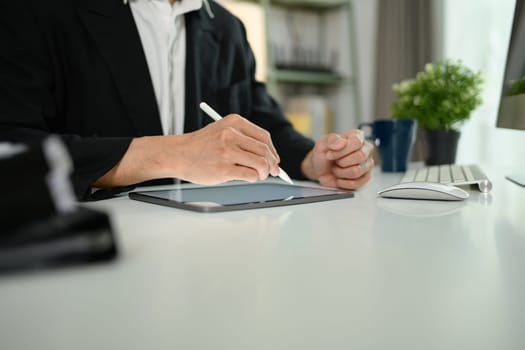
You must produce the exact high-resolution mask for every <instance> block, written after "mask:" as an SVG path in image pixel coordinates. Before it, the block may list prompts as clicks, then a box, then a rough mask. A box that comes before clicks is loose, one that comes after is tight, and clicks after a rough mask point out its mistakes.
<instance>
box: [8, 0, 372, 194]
mask: <svg viewBox="0 0 525 350" xmlns="http://www.w3.org/2000/svg"><path fill="white" fill-rule="evenodd" d="M141 1H149V2H151V3H154V2H155V1H159V2H161V0H153V1H152V0H130V1H128V0H47V1H37V0H26V1H13V0H11V1H7V0H1V3H0V77H1V78H0V79H1V80H0V140H8V141H13V142H23V143H32V142H39V140H41V139H42V138H44V137H45V136H47V135H49V134H50V133H54V134H59V135H60V136H61V137H62V139H63V140H64V141H65V142H66V144H67V146H68V148H69V150H70V153H71V154H72V158H73V161H74V166H75V172H74V174H73V184H74V186H75V191H76V193H77V195H78V196H79V198H81V199H87V198H89V196H90V194H91V189H92V188H93V187H99V188H114V187H119V186H126V185H131V184H135V183H139V182H142V181H147V180H152V179H160V178H178V179H182V180H187V181H191V182H195V183H200V184H215V183H220V182H224V181H228V180H246V181H255V180H257V179H264V178H266V177H267V176H269V175H277V174H278V171H279V170H278V164H279V163H280V164H281V166H282V168H283V169H285V170H286V171H287V172H288V173H289V174H290V175H291V176H292V177H294V178H307V179H311V180H318V181H319V182H320V183H321V184H322V185H326V186H334V187H341V188H347V189H355V188H358V187H360V186H362V185H363V184H364V183H366V182H367V181H368V179H369V178H370V171H371V169H372V167H373V160H372V158H371V153H372V149H373V147H372V145H371V144H370V143H368V142H365V141H364V140H363V135H362V133H361V132H360V131H357V130H350V131H348V132H345V133H343V134H341V135H336V134H331V135H326V136H324V137H322V138H321V139H320V140H317V142H315V143H314V142H313V141H312V140H309V139H307V138H305V137H303V136H301V135H300V134H298V133H297V132H296V131H294V130H293V128H292V127H291V125H290V124H289V123H288V122H287V121H286V119H285V118H284V116H283V114H282V112H281V110H280V109H279V107H278V106H277V105H276V103H275V102H274V101H273V100H272V99H271V97H270V96H269V95H268V94H267V92H266V90H265V87H264V86H263V85H262V84H261V83H259V82H257V81H255V78H254V75H255V62H254V57H253V55H252V52H251V50H250V47H249V45H248V43H247V41H246V37H245V32H244V28H243V26H242V24H241V23H240V21H239V20H238V19H236V18H235V17H234V16H232V15H231V14H230V13H229V12H227V11H226V10H225V9H224V8H222V7H221V6H220V5H218V4H216V3H214V2H210V3H208V1H207V0H204V3H201V0H179V3H176V4H174V1H175V0H164V1H167V2H168V1H169V3H170V5H171V6H172V7H173V6H175V5H178V6H185V5H188V4H189V3H191V4H190V5H192V6H194V5H195V4H197V5H198V6H195V9H192V10H188V11H187V12H185V13H184V14H183V15H180V16H179V20H180V19H181V18H182V19H183V20H184V21H183V22H182V23H183V27H182V28H183V29H184V30H185V36H184V40H185V47H184V50H185V51H184V52H185V54H184V61H185V62H184V67H185V69H184V70H183V72H184V75H185V77H184V82H183V85H182V86H183V89H184V92H185V94H184V98H183V99H182V100H179V102H182V103H179V107H180V105H181V104H183V105H184V108H183V112H182V114H183V115H182V118H183V127H184V130H183V131H184V133H179V134H176V135H173V134H171V132H166V127H165V125H164V124H163V122H162V120H163V119H162V118H163V115H164V114H163V112H162V111H161V104H160V99H159V89H158V88H157V85H156V84H157V82H156V81H155V78H159V77H160V78H159V79H161V80H162V79H164V75H163V74H162V73H161V74H158V73H157V75H155V74H154V73H153V64H152V62H151V60H152V59H151V57H155V54H157V56H158V52H157V53H153V54H154V55H153V56H151V54H152V52H151V51H150V50H152V49H151V45H149V44H150V42H149V41H147V40H148V39H146V38H147V35H146V36H145V34H144V31H145V29H144V27H143V28H141V27H139V28H138V27H137V24H138V23H139V22H140V19H139V17H138V16H139V15H140V14H139V13H138V12H137V10H136V9H134V10H133V11H132V6H131V5H134V6H135V5H136V4H137V3H139V2H141ZM130 2H131V4H130ZM203 5H204V6H203ZM179 29H180V28H179ZM150 34H151V33H150ZM174 62H175V61H174ZM172 63H173V62H172ZM173 67H175V68H177V67H178V66H177V64H176V63H173V65H172V66H170V67H169V68H170V69H171V68H173ZM164 68H166V67H164ZM170 72H171V71H170ZM170 74H171V73H170ZM170 79H171V77H170ZM173 81H175V82H177V81H178V82H180V78H179V80H177V77H174V80H173ZM170 82H171V80H170ZM170 88H171V85H170ZM168 95H169V94H168ZM169 96H171V95H169ZM201 101H206V102H207V103H208V104H210V105H211V106H212V107H214V108H215V109H216V110H217V111H218V112H219V113H220V114H222V115H225V116H226V117H225V118H224V119H223V120H221V121H219V122H214V123H211V122H212V120H210V119H209V118H208V117H207V116H205V115H204V114H203V113H202V112H201V111H200V110H199V107H198V106H199V102H201ZM169 102H170V103H171V102H172V101H169ZM179 114H180V113H179ZM241 116H243V117H241ZM179 117H180V116H179ZM270 135H271V137H270Z"/></svg>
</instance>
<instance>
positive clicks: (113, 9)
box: [78, 0, 162, 136]
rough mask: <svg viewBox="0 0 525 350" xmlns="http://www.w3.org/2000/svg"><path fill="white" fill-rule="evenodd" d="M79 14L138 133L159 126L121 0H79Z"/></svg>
mask: <svg viewBox="0 0 525 350" xmlns="http://www.w3.org/2000/svg"><path fill="white" fill-rule="evenodd" d="M78 10H79V14H80V17H81V18H82V20H83V22H84V24H85V25H86V27H87V29H88V31H89V33H90V34H91V35H92V37H93V38H94V40H95V42H96V43H97V45H98V47H99V49H100V51H101V53H102V56H103V57H104V59H105V60H106V61H107V63H108V66H109V69H110V71H111V73H112V74H113V78H114V81H115V85H116V87H117V90H118V91H119V93H120V96H121V98H122V101H123V104H124V106H125V107H126V109H127V111H128V114H129V116H130V119H131V122H132V123H133V126H134V127H135V129H136V134H137V136H142V135H160V134H162V127H161V123H160V114H159V111H158V107H157V102H156V99H155V92H154V90H153V84H152V82H151V77H150V75H149V70H148V66H147V62H146V57H145V55H144V51H143V48H142V44H141V42H140V36H139V33H138V31H137V27H136V25H135V22H134V20H133V15H132V13H131V9H130V8H129V5H124V4H123V2H122V0H79V8H78Z"/></svg>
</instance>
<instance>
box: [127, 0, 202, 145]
mask: <svg viewBox="0 0 525 350" xmlns="http://www.w3.org/2000/svg"><path fill="white" fill-rule="evenodd" d="M123 1H124V4H127V3H128V0H123ZM202 1H203V0H179V1H175V3H174V4H173V6H172V5H171V4H170V1H169V0H129V4H130V7H131V11H132V13H133V18H134V20H135V23H136V25H137V29H138V32H139V35H140V39H141V42H142V47H143V48H144V53H145V55H146V61H147V63H148V68H149V73H150V76H151V80H152V82H153V89H154V91H155V97H156V98H157V105H158V107H159V112H160V119H161V124H162V130H163V133H164V135H178V134H182V133H183V132H184V98H185V91H184V90H185V66H186V25H185V21H184V16H183V15H184V14H185V13H187V12H190V11H194V10H197V9H200V8H201V7H202Z"/></svg>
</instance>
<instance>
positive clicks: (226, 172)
mask: <svg viewBox="0 0 525 350" xmlns="http://www.w3.org/2000/svg"><path fill="white" fill-rule="evenodd" d="M209 127H210V128H211V129H212V130H215V131H214V132H213V134H215V135H216V136H213V134H212V135H209V137H210V141H211V143H215V144H216V149H215V150H210V151H209V152H207V154H206V156H208V157H214V158H215V163H216V164H217V166H218V169H216V170H217V175H216V177H217V178H221V179H226V180H232V179H242V180H246V181H252V178H253V172H248V171H247V169H252V170H253V171H254V173H255V174H256V178H259V179H261V180H264V179H266V178H267V177H268V176H269V175H273V176H277V175H278V174H279V166H278V163H279V157H278V156H277V153H276V151H275V148H274V146H273V144H272V142H271V138H270V135H269V133H268V132H267V131H266V130H264V129H261V128H259V127H258V126H256V125H255V124H252V123H250V122H248V121H247V120H245V119H244V118H242V117H240V116H238V115H229V116H227V117H225V118H224V119H222V120H219V121H217V122H215V123H213V124H211V125H210V126H209ZM214 140H215V141H214Z"/></svg>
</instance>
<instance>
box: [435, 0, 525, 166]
mask: <svg viewBox="0 0 525 350" xmlns="http://www.w3.org/2000/svg"><path fill="white" fill-rule="evenodd" d="M514 5H515V1H514V0H461V1H457V0H444V8H443V20H444V23H443V24H444V26H443V28H444V31H443V45H444V47H443V55H444V57H447V58H451V59H460V60H461V61H462V62H463V63H464V64H465V65H467V66H468V67H470V68H471V69H473V70H479V71H481V72H482V75H483V78H484V80H485V82H484V85H483V93H482V97H483V104H482V106H480V107H479V108H478V109H477V110H476V111H475V112H474V113H473V115H472V117H471V119H470V120H469V121H468V122H467V123H465V124H464V125H463V127H462V129H461V139H460V143H459V149H458V155H457V162H458V163H471V162H478V163H482V164H483V163H491V164H497V165H509V164H516V163H517V162H521V163H523V160H522V158H523V156H521V157H520V154H519V152H518V150H522V149H524V148H525V132H523V131H515V130H506V129H497V128H496V126H495V125H496V116H497V111H498V105H499V99H500V93H501V84H502V81H503V73H504V69H505V61H506V56H507V48H508V41H509V38H510V29H511V26H512V15H513V11H514Z"/></svg>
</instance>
